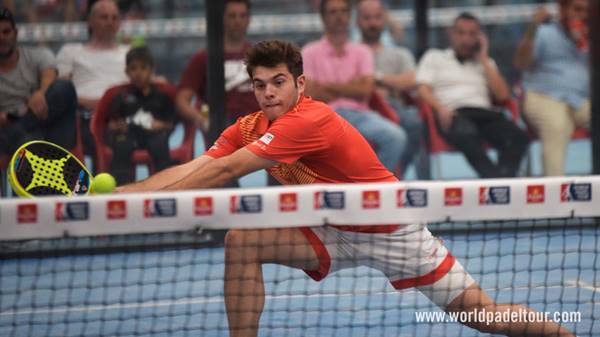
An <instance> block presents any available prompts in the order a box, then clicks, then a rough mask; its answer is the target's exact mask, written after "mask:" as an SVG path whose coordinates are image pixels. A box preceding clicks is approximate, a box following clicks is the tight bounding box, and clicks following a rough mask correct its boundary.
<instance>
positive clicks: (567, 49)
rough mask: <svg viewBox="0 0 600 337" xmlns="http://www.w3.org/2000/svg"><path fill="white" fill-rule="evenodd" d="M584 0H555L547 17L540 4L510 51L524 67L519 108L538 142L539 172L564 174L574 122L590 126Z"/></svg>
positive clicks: (517, 65) (586, 126)
mask: <svg viewBox="0 0 600 337" xmlns="http://www.w3.org/2000/svg"><path fill="white" fill-rule="evenodd" d="M587 12H588V1H587V0H561V1H559V13H560V17H559V20H558V21H551V15H550V13H549V12H548V11H547V10H546V9H544V8H541V9H540V10H539V11H538V12H537V13H536V14H535V16H534V18H533V21H532V22H531V24H530V25H529V28H528V29H527V31H526V32H525V35H524V36H523V38H522V40H521V42H520V43H519V47H518V48H517V52H516V54H515V60H514V63H515V66H516V67H517V68H518V69H519V70H523V71H524V76H523V87H524V90H525V101H524V105H523V114H524V115H525V118H526V119H527V121H528V123H529V125H530V126H531V127H533V129H534V130H535V132H536V133H537V135H538V136H539V137H540V140H541V142H542V162H543V165H544V174H545V175H549V176H557V175H563V174H564V165H565V156H566V152H567V145H568V144H569V141H570V139H571V136H572V135H573V131H574V130H575V128H576V127H583V128H588V129H589V126H590V116H591V114H590V91H589V84H590V83H589V81H590V70H589V49H588V46H587V44H588V33H587V27H588V26H587V25H588V24H587V15H588V14H587Z"/></svg>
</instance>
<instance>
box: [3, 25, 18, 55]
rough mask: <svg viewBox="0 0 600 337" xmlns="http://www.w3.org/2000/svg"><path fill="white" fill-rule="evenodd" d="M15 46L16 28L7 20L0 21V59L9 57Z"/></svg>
mask: <svg viewBox="0 0 600 337" xmlns="http://www.w3.org/2000/svg"><path fill="white" fill-rule="evenodd" d="M16 48H17V30H16V29H14V28H13V26H12V25H11V24H10V22H8V21H0V59H4V58H8V57H10V56H11V55H12V54H13V53H14V52H15V50H16Z"/></svg>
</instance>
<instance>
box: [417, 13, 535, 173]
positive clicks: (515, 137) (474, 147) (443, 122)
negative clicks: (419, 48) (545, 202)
mask: <svg viewBox="0 0 600 337" xmlns="http://www.w3.org/2000/svg"><path fill="white" fill-rule="evenodd" d="M450 41H451V43H452V48H450V49H446V50H437V49H432V50H429V51H427V52H426V53H425V55H424V56H423V59H422V60H421V62H420V63H419V66H418V69H417V75H416V76H417V83H418V84H419V95H420V96H421V99H423V100H424V101H425V102H426V103H427V104H429V105H430V106H431V107H432V108H433V109H434V111H435V115H436V119H437V122H438V128H439V130H440V133H441V134H442V136H443V137H444V138H446V140H447V141H448V143H450V144H451V145H453V146H454V147H456V148H457V149H458V150H459V151H461V152H462V153H463V154H464V155H465V156H466V158H467V160H468V161H469V164H471V166H472V167H473V168H474V169H475V171H476V172H477V173H478V174H479V176H480V177H482V178H493V177H513V176H515V175H516V173H517V170H518V168H519V165H520V163H521V158H522V156H523V153H524V152H525V151H526V149H527V143H528V139H527V136H526V135H525V133H524V132H523V131H522V130H521V129H519V128H518V127H517V126H516V125H515V124H514V123H512V122H511V121H509V120H508V119H507V118H506V117H505V116H504V115H503V114H502V112H499V111H494V110H492V99H493V101H494V102H499V103H501V102H504V101H506V100H507V99H509V97H510V92H509V89H508V86H507V85H506V82H505V81H504V79H503V78H502V75H501V74H500V72H499V71H498V68H497V66H496V63H495V62H494V60H492V58H490V56H489V55H488V40H487V37H486V36H485V35H484V34H483V33H482V32H481V26H480V23H479V20H478V19H477V18H476V17H474V16H473V15H471V14H469V13H462V14H461V15H459V16H458V17H457V18H456V19H455V20H454V23H453V26H452V28H451V31H450ZM482 141H487V142H488V143H489V144H491V145H492V146H493V147H494V148H496V149H497V150H498V162H497V163H494V162H492V160H491V159H490V158H489V157H488V156H487V153H486V150H485V148H484V146H483V144H482Z"/></svg>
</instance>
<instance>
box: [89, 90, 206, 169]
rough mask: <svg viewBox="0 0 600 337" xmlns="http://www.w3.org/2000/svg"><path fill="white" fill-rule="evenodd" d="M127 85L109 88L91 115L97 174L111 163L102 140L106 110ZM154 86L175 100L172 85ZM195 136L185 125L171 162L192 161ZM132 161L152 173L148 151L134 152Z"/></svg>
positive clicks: (194, 132)
mask: <svg viewBox="0 0 600 337" xmlns="http://www.w3.org/2000/svg"><path fill="white" fill-rule="evenodd" d="M127 85H128V84H121V85H118V86H115V87H112V88H109V89H108V90H107V91H106V92H105V93H104V95H103V96H102V98H101V99H100V102H98V106H97V107H96V110H94V114H93V115H92V120H91V125H90V129H91V131H92V134H93V135H94V141H95V143H96V153H97V154H96V156H97V158H96V169H97V171H98V172H106V171H108V169H109V168H110V162H111V161H112V150H111V149H110V147H108V146H107V145H106V142H105V139H104V133H105V130H106V125H107V124H108V118H107V113H108V108H109V106H110V103H111V102H112V100H113V98H114V97H115V95H116V94H118V93H119V92H121V91H122V90H124V88H126V87H127ZM155 85H156V86H158V88H159V89H160V90H161V91H164V92H165V93H167V94H168V95H169V97H171V99H173V100H175V94H176V92H177V88H176V87H175V86H174V85H172V84H168V83H155ZM195 134H196V128H195V126H194V125H192V124H189V123H185V124H184V134H183V141H182V143H181V145H179V146H178V147H177V148H174V149H171V152H170V153H171V158H172V159H173V160H175V161H177V162H179V163H185V162H188V161H190V160H192V158H193V156H194V138H195ZM132 161H133V164H134V165H139V164H143V165H147V166H148V169H149V171H150V173H154V167H153V165H152V160H151V158H150V154H149V153H148V151H146V150H143V149H140V150H135V151H134V152H133V158H132Z"/></svg>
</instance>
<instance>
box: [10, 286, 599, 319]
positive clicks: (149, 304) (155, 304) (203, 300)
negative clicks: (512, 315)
mask: <svg viewBox="0 0 600 337" xmlns="http://www.w3.org/2000/svg"><path fill="white" fill-rule="evenodd" d="M565 285H566V286H561V285H551V286H545V285H543V284H540V285H537V286H533V287H531V286H519V287H505V288H486V289H485V290H486V291H487V292H490V291H508V290H524V289H535V290H540V289H557V288H563V289H564V288H582V289H586V290H591V291H594V292H596V291H598V290H600V287H595V286H594V285H592V284H590V283H587V282H584V281H580V280H567V281H565ZM417 292H418V291H417V290H414V289H411V290H406V291H403V292H402V293H403V294H411V293H417ZM393 293H398V292H397V291H395V290H393V289H391V290H388V291H378V292H373V291H368V290H360V291H354V292H344V293H317V294H296V295H267V296H265V298H266V300H290V299H297V298H331V297H350V296H363V295H385V294H393ZM221 302H223V296H211V297H199V298H192V299H181V300H175V301H173V300H164V301H146V302H134V303H118V304H110V305H91V306H73V307H55V308H41V309H32V310H9V311H3V312H0V317H3V316H18V315H31V314H33V315H44V314H61V313H75V312H94V311H103V310H110V309H132V308H140V309H142V308H159V307H167V306H178V305H195V304H212V303H221ZM590 303H593V304H596V303H600V302H595V301H594V302H590ZM399 307H402V305H401V304H399ZM407 307H408V306H407Z"/></svg>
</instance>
